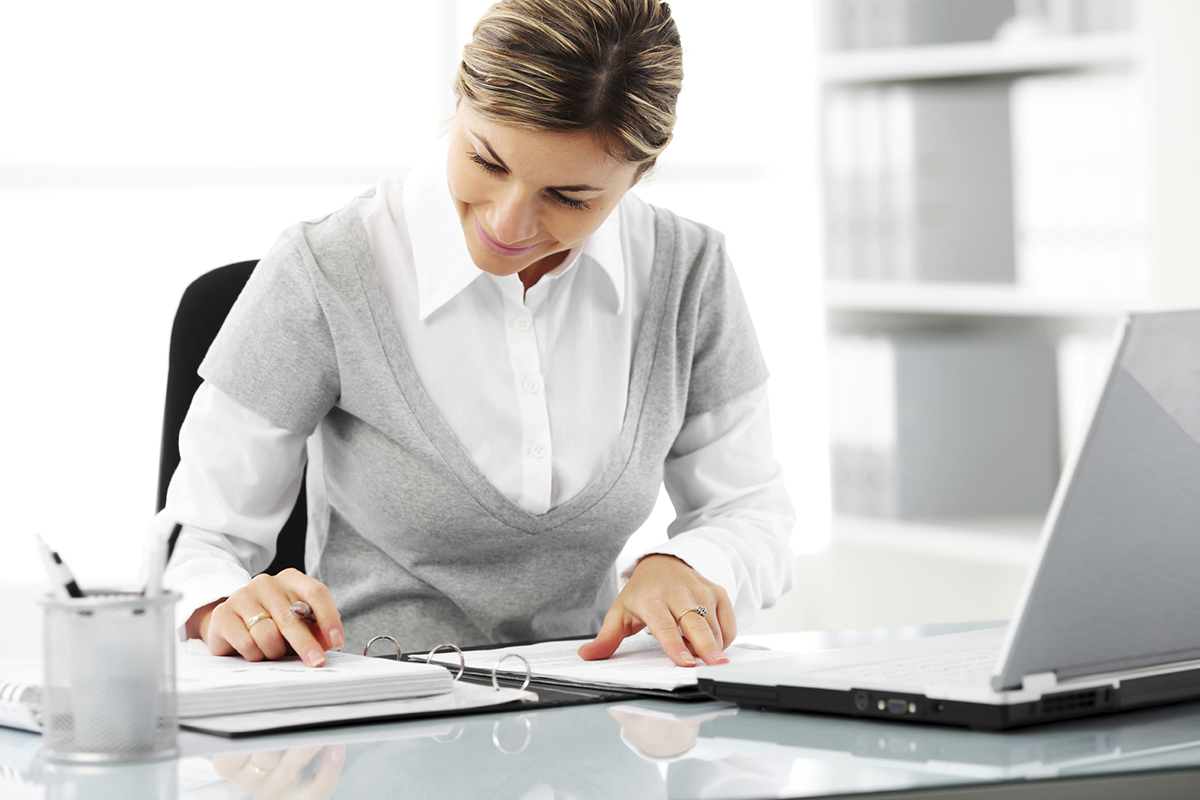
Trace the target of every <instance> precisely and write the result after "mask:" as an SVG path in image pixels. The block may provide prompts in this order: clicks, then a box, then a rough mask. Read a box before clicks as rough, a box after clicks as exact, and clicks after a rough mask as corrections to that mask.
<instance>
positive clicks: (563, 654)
mask: <svg viewBox="0 0 1200 800" xmlns="http://www.w3.org/2000/svg"><path fill="white" fill-rule="evenodd" d="M584 643H585V640H583V639H576V640H573V641H561V642H541V643H539V644H531V645H524V646H520V647H513V646H509V647H497V648H495V649H491V650H472V651H468V652H467V653H465V654H464V655H465V656H466V660H467V667H469V668H471V669H478V670H484V671H486V672H488V673H489V674H490V673H491V671H492V668H493V667H494V666H495V665H496V664H497V663H498V662H499V661H500V660H501V659H503V658H504V656H506V655H509V654H517V655H521V656H524V657H525V658H526V659H527V660H528V661H529V666H530V668H531V670H532V672H533V676H534V677H535V678H554V679H558V680H563V681H569V682H571V683H577V684H584V685H609V686H626V687H630V688H637V689H664V690H668V691H669V690H672V689H679V688H682V687H688V686H695V685H696V671H695V670H694V669H693V668H691V667H680V666H677V665H676V664H675V663H674V662H673V661H671V659H669V658H667V656H666V655H665V654H664V653H663V651H662V648H660V647H659V646H658V642H657V641H656V640H655V639H654V637H652V636H650V635H649V634H648V633H639V634H637V635H635V636H630V637H629V638H628V639H626V640H625V641H624V642H622V643H621V646H620V647H618V648H617V652H615V653H613V655H612V657H611V658H609V659H606V660H604V661H584V660H583V659H582V658H580V657H579V655H578V654H577V653H576V651H577V650H578V649H579V647H580V646H581V645H583V644H584ZM725 654H726V655H727V656H729V661H730V663H735V664H736V663H744V662H746V661H756V660H760V659H762V658H771V657H778V656H779V653H775V652H771V651H769V650H743V649H741V648H739V647H737V646H732V647H729V648H727V649H726V651H725ZM433 660H434V661H435V662H438V663H441V664H445V665H447V666H453V667H455V668H457V665H458V653H455V652H454V651H449V652H447V651H439V652H438V653H437V655H435V656H434V657H433ZM499 674H501V675H506V676H512V677H523V676H524V674H525V665H524V664H522V663H521V661H520V659H517V658H510V659H508V660H507V661H505V662H504V663H503V664H502V665H501V667H500V670H499Z"/></svg>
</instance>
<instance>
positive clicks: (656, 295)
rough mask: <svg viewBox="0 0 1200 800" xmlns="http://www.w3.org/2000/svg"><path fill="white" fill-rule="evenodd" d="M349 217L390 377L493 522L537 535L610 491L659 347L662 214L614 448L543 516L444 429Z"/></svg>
mask: <svg viewBox="0 0 1200 800" xmlns="http://www.w3.org/2000/svg"><path fill="white" fill-rule="evenodd" d="M347 217H348V220H347V230H346V235H347V237H348V239H349V242H348V244H349V245H350V247H349V251H350V254H351V256H352V257H353V259H354V263H355V266H356V267H357V269H358V275H359V280H360V282H361V285H362V288H363V291H364V293H365V295H366V300H367V304H368V307H369V308H370V310H371V316H372V318H373V322H374V324H375V330H376V333H377V334H378V336H379V340H380V344H381V345H382V347H383V352H384V355H385V357H386V358H387V360H388V365H389V367H390V369H391V372H392V376H393V377H394V379H395V380H396V384H397V386H398V387H399V389H400V392H401V394H402V395H403V396H404V399H405V401H406V402H407V403H408V406H409V408H410V409H411V410H412V413H413V416H414V417H415V419H416V421H417V424H418V425H420V427H421V430H422V431H423V432H424V433H425V436H426V437H427V438H428V440H429V441H430V443H431V444H432V445H433V447H434V448H435V449H436V450H437V451H438V453H439V454H440V455H441V456H442V458H443V459H444V460H445V463H446V466H447V468H448V469H449V470H450V471H451V472H452V473H454V475H455V477H457V478H458V479H459V480H460V481H461V482H462V484H463V486H464V488H466V490H467V491H468V492H469V493H470V494H471V496H472V497H474V498H475V500H476V502H478V503H479V505H480V506H481V507H482V508H483V509H485V510H486V511H487V512H488V513H489V514H491V515H492V516H493V517H494V518H495V519H496V520H498V521H500V522H502V523H503V524H505V525H508V526H509V527H512V528H515V529H517V530H521V531H525V532H527V533H542V532H544V531H548V530H550V529H552V528H555V527H557V526H559V525H562V524H564V523H566V522H569V521H570V520H572V519H575V518H576V517H578V516H579V515H580V514H583V513H585V512H586V511H587V510H588V509H590V508H591V507H593V506H594V505H595V504H596V503H597V502H599V501H600V500H601V499H602V498H603V497H604V496H605V495H606V494H608V492H609V491H610V490H611V489H612V487H613V486H614V485H615V484H616V482H617V480H618V479H619V478H620V477H621V474H622V473H623V472H624V470H625V468H626V466H627V465H628V463H629V460H630V458H631V456H632V455H633V447H634V442H635V439H636V436H637V431H638V426H639V422H640V420H641V416H642V410H643V407H644V405H645V400H646V394H647V391H648V389H649V384H650V378H651V374H652V372H653V370H652V369H651V366H652V364H653V361H654V358H655V355H656V353H657V350H658V343H659V339H660V331H661V328H662V324H663V315H664V314H665V311H666V299H667V296H668V293H669V292H668V289H669V285H670V281H671V280H672V277H673V275H674V272H675V270H674V269H673V266H674V261H675V231H674V229H673V228H672V226H671V225H670V224H669V223H668V222H667V220H666V217H665V216H664V215H663V214H661V213H658V212H657V211H656V212H655V243H654V262H653V265H652V266H651V276H650V290H649V296H648V297H647V301H646V308H645V312H644V313H643V317H642V326H641V329H640V330H639V331H638V338H637V343H636V345H635V346H634V354H633V361H632V364H631V367H630V378H629V391H628V394H627V396H626V401H625V417H624V419H623V420H622V422H621V430H620V434H619V435H618V437H617V446H616V448H615V449H614V450H613V452H612V454H611V455H610V456H609V459H608V462H607V463H606V464H605V467H604V469H603V471H601V473H600V475H599V476H597V477H596V479H595V480H593V481H592V482H591V483H590V484H588V486H587V487H586V488H585V489H584V490H583V491H582V492H580V493H579V494H577V495H576V496H575V497H573V498H571V499H570V500H568V501H567V502H565V503H563V504H562V505H559V506H556V507H554V508H552V509H550V510H549V511H547V512H546V513H544V514H534V513H532V512H530V511H527V510H526V509H524V508H522V507H521V506H520V505H518V504H517V503H516V502H514V501H513V500H512V499H511V498H509V497H508V496H507V495H506V494H504V493H503V492H501V491H500V490H499V489H497V488H496V487H495V486H494V485H493V484H492V482H491V481H489V480H488V479H487V477H486V476H485V475H484V474H483V472H482V471H481V470H480V469H479V467H478V466H477V465H476V464H475V462H474V461H473V460H472V459H471V457H470V455H469V454H468V453H467V451H466V449H465V448H464V447H463V446H462V444H461V443H460V442H459V441H458V438H457V437H456V436H455V435H454V433H453V432H452V431H451V430H450V427H449V425H448V424H447V423H446V421H445V419H444V418H443V417H442V415H441V412H439V411H438V409H437V407H436V406H435V405H434V404H433V401H432V399H431V398H430V397H429V395H428V393H427V392H426V391H425V387H424V385H423V384H422V383H421V380H420V378H419V377H418V375H417V372H416V369H415V368H414V367H413V364H412V360H411V359H410V358H409V355H408V350H407V348H406V347H405V346H404V342H403V341H402V340H401V338H400V332H399V330H398V329H397V328H396V324H395V322H394V320H393V318H392V311H391V307H390V306H389V305H388V302H387V296H386V294H385V293H384V289H383V282H382V279H381V278H380V276H379V271H378V269H377V268H376V265H375V260H374V258H373V257H372V255H371V247H370V242H369V240H368V238H367V232H366V228H365V226H364V225H363V222H362V219H361V217H360V216H359V215H358V214H356V213H350V214H348V215H347Z"/></svg>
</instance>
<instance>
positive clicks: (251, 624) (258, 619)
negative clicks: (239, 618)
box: [246, 611, 271, 630]
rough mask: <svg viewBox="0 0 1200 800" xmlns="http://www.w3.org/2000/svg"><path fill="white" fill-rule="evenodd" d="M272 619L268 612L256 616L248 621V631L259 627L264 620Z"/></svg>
mask: <svg viewBox="0 0 1200 800" xmlns="http://www.w3.org/2000/svg"><path fill="white" fill-rule="evenodd" d="M270 618H271V615H270V614H268V613H267V612H265V611H263V612H262V613H260V614H255V615H254V616H253V617H251V618H250V619H248V620H246V630H250V629H251V628H253V627H254V626H255V625H257V624H258V623H260V622H262V621H263V620H264V619H270Z"/></svg>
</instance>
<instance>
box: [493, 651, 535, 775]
mask: <svg viewBox="0 0 1200 800" xmlns="http://www.w3.org/2000/svg"><path fill="white" fill-rule="evenodd" d="M510 658H519V659H521V661H522V662H523V663H524V664H525V682H524V683H522V684H521V691H525V690H526V689H528V688H529V680H530V678H532V677H533V670H532V669H530V667H529V662H528V661H526V660H525V656H519V655H517V654H516V653H508V654H507V655H505V656H503V657H501V659H500V660H499V661H497V662H496V666H494V667H492V686H494V687H495V689H496V691H497V692H498V691H500V681H499V680H498V679H497V678H496V670H498V669H500V665H501V664H503V663H504V662H505V661H506V660H508V659H510ZM518 752H519V751H518Z"/></svg>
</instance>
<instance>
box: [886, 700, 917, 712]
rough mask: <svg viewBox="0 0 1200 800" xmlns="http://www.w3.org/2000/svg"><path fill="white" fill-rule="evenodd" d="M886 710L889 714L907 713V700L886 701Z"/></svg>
mask: <svg viewBox="0 0 1200 800" xmlns="http://www.w3.org/2000/svg"><path fill="white" fill-rule="evenodd" d="M887 710H888V713H889V714H905V713H908V701H907V700H896V699H892V700H888V701H887ZM913 710H914V711H915V710H916V709H915V708H914V709H913Z"/></svg>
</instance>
